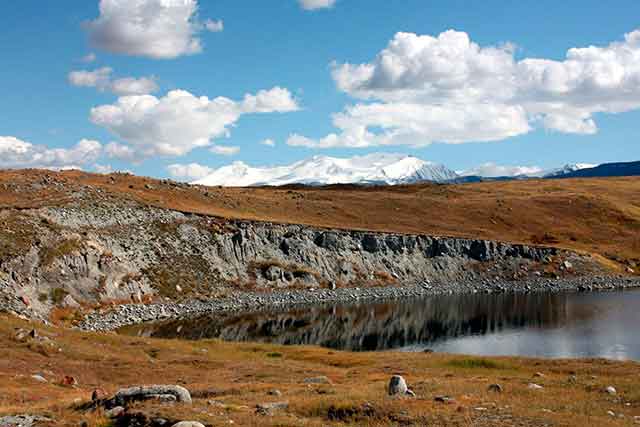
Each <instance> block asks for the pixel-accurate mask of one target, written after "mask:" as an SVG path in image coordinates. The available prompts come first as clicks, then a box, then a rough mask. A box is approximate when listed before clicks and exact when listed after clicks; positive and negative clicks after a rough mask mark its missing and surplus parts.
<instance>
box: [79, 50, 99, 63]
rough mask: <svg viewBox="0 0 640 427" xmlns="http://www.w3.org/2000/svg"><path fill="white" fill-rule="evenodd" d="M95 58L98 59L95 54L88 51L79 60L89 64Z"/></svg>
mask: <svg viewBox="0 0 640 427" xmlns="http://www.w3.org/2000/svg"><path fill="white" fill-rule="evenodd" d="M96 59H98V57H97V56H96V54H95V53H93V52H91V53H88V54H86V55H85V56H83V57H82V59H81V60H82V62H86V63H87V64H89V63H91V62H95V60H96Z"/></svg>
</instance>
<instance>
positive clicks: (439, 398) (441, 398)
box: [433, 396, 456, 405]
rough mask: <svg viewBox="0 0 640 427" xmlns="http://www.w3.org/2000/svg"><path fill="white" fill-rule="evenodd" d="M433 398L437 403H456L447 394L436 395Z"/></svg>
mask: <svg viewBox="0 0 640 427" xmlns="http://www.w3.org/2000/svg"><path fill="white" fill-rule="evenodd" d="M433 400H434V401H436V402H438V403H446V404H447V405H451V404H454V403H456V400H455V399H454V398H453V397H449V396H436V397H435V398H434V399H433Z"/></svg>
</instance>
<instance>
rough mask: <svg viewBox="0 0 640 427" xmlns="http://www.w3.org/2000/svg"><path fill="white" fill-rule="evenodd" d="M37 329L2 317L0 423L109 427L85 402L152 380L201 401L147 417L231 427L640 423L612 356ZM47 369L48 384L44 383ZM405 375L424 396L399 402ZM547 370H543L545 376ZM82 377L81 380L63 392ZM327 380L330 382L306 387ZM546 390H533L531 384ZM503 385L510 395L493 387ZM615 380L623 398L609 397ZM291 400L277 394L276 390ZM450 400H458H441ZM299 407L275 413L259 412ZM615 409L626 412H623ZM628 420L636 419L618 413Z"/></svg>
mask: <svg viewBox="0 0 640 427" xmlns="http://www.w3.org/2000/svg"><path fill="white" fill-rule="evenodd" d="M34 326H35V325H31V326H30V325H29V324H27V323H26V322H22V321H19V320H15V319H13V318H9V317H4V316H0V416H1V415H7V414H21V413H31V414H33V413H36V414H41V415H48V416H50V417H51V418H54V419H55V420H56V425H78V423H80V422H82V421H86V422H87V423H88V425H90V426H107V425H110V423H109V421H108V420H107V419H106V418H105V417H104V416H103V414H102V413H100V412H97V413H83V412H80V411H76V410H74V409H73V407H74V405H77V404H78V403H81V402H86V401H88V400H90V396H91V393H92V391H93V390H94V389H96V388H100V389H103V390H104V391H105V392H107V394H109V395H111V394H113V393H114V392H115V391H117V389H119V388H121V387H126V386H132V385H142V384H157V383H164V384H179V385H183V386H185V387H187V388H188V389H189V390H190V391H191V393H192V395H193V396H194V404H193V405H192V406H181V405H162V404H157V403H156V404H152V403H149V404H144V405H141V406H139V407H136V408H135V410H136V411H141V412H144V413H145V414H147V415H152V416H161V417H164V418H167V419H171V420H198V421H200V422H202V423H204V424H206V425H212V426H221V425H230V424H231V421H233V424H234V425H239V426H300V425H305V426H329V425H331V426H341V425H357V426H388V425H392V426H393V425H396V426H423V425H429V426H462V427H467V426H579V427H584V426H603V427H606V426H623V425H624V426H627V425H633V423H634V418H633V417H634V416H640V375H638V374H639V373H640V365H639V364H637V363H633V362H625V363H618V362H611V361H605V360H580V361H575V360H535V359H517V358H477V357H464V356H452V355H444V354H426V353H415V354H412V353H394V352H382V353H345V352H337V351H331V350H327V349H322V348H314V347H281V346H270V345H256V344H234V343H223V342H219V341H211V340H209V341H198V342H187V341H166V340H155V339H146V338H136V337H124V336H117V335H114V334H86V333H80V332H76V331H70V330H63V329H50V328H41V327H40V326H39V325H37V326H35V327H36V328H37V329H38V330H39V331H40V333H41V335H43V336H48V337H50V339H51V340H52V341H53V343H54V345H43V344H41V343H38V342H24V343H20V342H17V341H15V340H14V339H13V336H14V334H15V332H14V331H15V328H29V327H34ZM35 374H39V375H42V376H43V377H45V378H46V379H47V380H48V382H47V383H41V382H38V381H37V380H35V379H34V378H32V375H35ZM393 374H401V375H403V376H404V377H405V378H406V379H407V381H408V382H409V385H410V387H411V388H412V389H413V390H414V391H415V393H416V394H417V398H415V399H411V398H402V399H397V398H395V399H394V398H389V397H387V396H386V386H387V382H388V380H389V378H390V377H391V375H393ZM540 374H541V375H540ZM65 376H73V377H74V378H76V379H77V381H78V385H77V386H74V387H68V386H62V385H59V383H60V382H61V380H62V378H64V377H65ZM319 376H326V377H327V378H328V379H329V380H330V382H331V383H330V384H322V383H318V384H316V383H313V384H307V383H305V381H304V380H305V379H306V378H309V377H319ZM532 382H533V383H536V384H539V385H542V386H543V387H544V388H543V389H542V390H531V389H529V388H528V384H529V383H532ZM494 383H498V384H500V385H501V386H502V387H503V388H504V391H503V392H502V393H495V392H490V391H488V387H489V385H491V384H494ZM609 385H612V386H614V387H615V388H616V389H617V390H618V393H617V395H615V396H612V395H609V394H606V393H604V392H603V389H604V388H606V387H607V386H609ZM275 389H277V390H279V391H280V392H281V393H282V395H281V396H278V397H274V396H271V395H269V391H271V390H275ZM435 396H450V397H452V398H454V399H455V402H454V403H452V404H443V403H438V402H435V401H434V397H435ZM282 401H287V402H288V403H289V407H288V409H285V410H279V411H275V412H274V414H273V415H271V416H261V415H257V414H256V405H257V404H262V403H268V402H282ZM608 411H612V412H613V413H614V414H616V416H611V415H610V414H608V413H607V412H608ZM619 414H622V415H623V416H624V418H618V415H619Z"/></svg>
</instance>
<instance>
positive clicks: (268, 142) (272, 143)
mask: <svg viewBox="0 0 640 427" xmlns="http://www.w3.org/2000/svg"><path fill="white" fill-rule="evenodd" d="M260 144H262V145H266V146H267V147H275V146H276V142H275V141H274V140H273V139H271V138H267V139H264V140H262V141H260Z"/></svg>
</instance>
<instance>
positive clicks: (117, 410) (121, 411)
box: [104, 406, 125, 418]
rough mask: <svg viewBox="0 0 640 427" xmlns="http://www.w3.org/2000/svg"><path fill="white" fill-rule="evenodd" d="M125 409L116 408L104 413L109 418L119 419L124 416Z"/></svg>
mask: <svg viewBox="0 0 640 427" xmlns="http://www.w3.org/2000/svg"><path fill="white" fill-rule="evenodd" d="M124 411H125V409H124V408H123V407H122V406H116V407H115V408H112V409H109V410H108V411H106V412H105V413H104V415H105V416H106V417H107V418H118V417H120V416H122V414H124Z"/></svg>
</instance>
